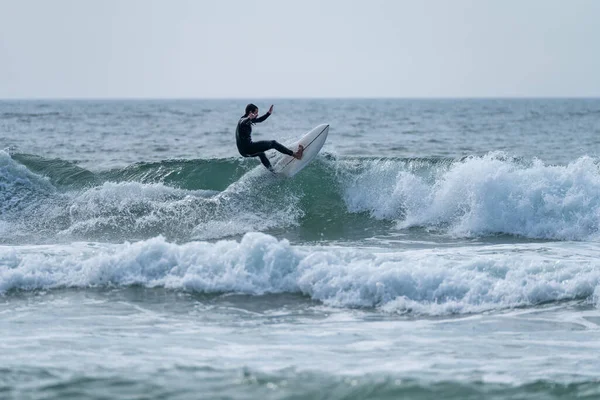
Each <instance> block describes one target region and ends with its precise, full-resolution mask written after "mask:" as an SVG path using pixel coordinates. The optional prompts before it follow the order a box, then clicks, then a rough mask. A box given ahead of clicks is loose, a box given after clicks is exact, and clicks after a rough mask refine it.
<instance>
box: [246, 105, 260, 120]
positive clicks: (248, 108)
mask: <svg viewBox="0 0 600 400" xmlns="http://www.w3.org/2000/svg"><path fill="white" fill-rule="evenodd" d="M250 114H254V116H256V115H257V114H258V107H256V106H255V105H254V104H252V103H250V104H248V105H247V106H246V114H244V117H247V116H249V115H250Z"/></svg>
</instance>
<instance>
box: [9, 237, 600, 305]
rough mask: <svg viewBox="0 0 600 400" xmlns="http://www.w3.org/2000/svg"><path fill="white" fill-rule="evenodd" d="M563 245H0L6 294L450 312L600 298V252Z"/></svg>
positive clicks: (267, 241)
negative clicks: (131, 294) (286, 300)
mask: <svg viewBox="0 0 600 400" xmlns="http://www.w3.org/2000/svg"><path fill="white" fill-rule="evenodd" d="M562 244H563V243H553V244H545V245H543V246H541V245H534V244H528V245H511V246H482V247H464V248H453V249H444V250H428V249H421V250H408V251H395V252H376V253H374V252H373V251H372V250H371V249H348V248H334V247H330V246H327V247H301V246H292V245H290V243H289V242H288V241H286V240H281V241H280V240H277V239H276V238H274V237H272V236H269V235H265V234H261V233H248V234H246V235H244V236H243V238H242V239H241V240H240V241H239V242H237V241H218V242H215V243H209V242H190V243H186V244H180V245H178V244H174V243H169V242H167V241H165V240H164V239H163V238H161V237H158V238H154V239H150V240H145V241H140V242H136V243H132V244H129V243H126V244H121V245H108V244H94V243H75V244H72V245H70V246H64V247H61V246H25V247H0V292H2V293H6V292H7V291H10V290H15V289H19V290H35V289H53V288H65V287H71V288H86V287H90V286H92V287H111V286H129V285H143V286H146V287H166V288H170V289H173V290H185V291H196V292H201V293H246V294H253V295H261V294H265V293H302V294H304V295H306V296H309V297H310V298H311V299H314V300H318V301H321V302H323V303H325V304H327V305H330V306H336V307H367V308H377V309H379V310H383V311H387V312H400V313H406V312H409V313H418V314H425V315H444V314H454V313H472V312H483V311H489V310H502V309H507V308H513V307H522V306H531V305H537V304H542V303H547V302H555V301H563V300H587V301H590V302H595V301H597V297H598V293H599V292H600V289H598V288H599V285H600V269H599V267H600V261H599V260H600V257H599V256H600V253H599V252H598V250H597V249H596V248H594V246H591V245H586V244H580V245H578V246H574V245H572V244H570V245H569V246H561V245H562Z"/></svg>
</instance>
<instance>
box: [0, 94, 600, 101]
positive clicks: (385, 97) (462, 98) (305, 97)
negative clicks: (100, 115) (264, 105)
mask: <svg viewBox="0 0 600 400" xmlns="http://www.w3.org/2000/svg"><path fill="white" fill-rule="evenodd" d="M249 99H256V100H598V99H600V95H599V96H431V97H426V96H415V97H410V96H406V97H402V96H381V97H375V96H344V97H329V96H328V97H308V96H298V97H287V96H274V97H268V96H256V97H141V96H140V97H134V96H130V97H0V101H161V100H162V101H167V100H190V101H192V100H249Z"/></svg>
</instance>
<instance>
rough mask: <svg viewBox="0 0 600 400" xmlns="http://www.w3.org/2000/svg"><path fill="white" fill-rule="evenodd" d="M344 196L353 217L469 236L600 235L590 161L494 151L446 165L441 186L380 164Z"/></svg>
mask: <svg viewBox="0 0 600 400" xmlns="http://www.w3.org/2000/svg"><path fill="white" fill-rule="evenodd" d="M344 196H345V201H346V204H347V206H348V209H349V211H351V212H362V211H368V212H370V213H371V214H372V215H373V216H374V217H376V218H385V219H395V220H397V221H398V224H399V226H400V227H402V228H407V227H412V226H426V227H437V228H443V229H448V230H449V231H450V232H451V233H452V234H454V235H457V236H463V237H464V236H467V237H469V236H480V235H487V234H495V233H503V234H511V235H520V236H524V237H529V238H544V239H560V240H586V239H594V238H596V237H597V236H598V232H599V230H600V174H599V171H598V166H597V165H596V163H595V160H594V159H592V158H590V157H581V158H579V159H577V160H576V161H574V162H572V163H570V164H568V165H566V166H548V165H544V164H543V163H542V162H541V161H538V160H535V161H534V162H533V163H532V164H529V165H524V164H521V163H518V162H515V161H513V160H507V158H506V157H504V156H502V154H498V153H494V154H488V155H486V156H485V157H481V158H478V157H473V158H468V159H466V160H464V161H461V162H456V163H453V164H451V165H449V166H442V167H439V168H438V170H437V173H436V176H435V177H434V179H433V180H431V179H429V177H423V176H421V175H419V174H416V173H415V172H414V171H411V170H410V169H407V168H403V167H401V166H394V165H393V164H392V163H390V162H389V161H379V162H372V165H370V167H369V168H367V169H366V170H365V171H364V172H362V173H361V174H359V175H357V176H354V177H353V178H352V179H351V180H349V181H348V183H347V185H346V188H345V194H344Z"/></svg>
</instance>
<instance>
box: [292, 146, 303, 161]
mask: <svg viewBox="0 0 600 400" xmlns="http://www.w3.org/2000/svg"><path fill="white" fill-rule="evenodd" d="M302 153H304V146H302V145H299V146H298V151H297V152H295V153H294V158H295V159H296V160H301V159H302Z"/></svg>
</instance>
